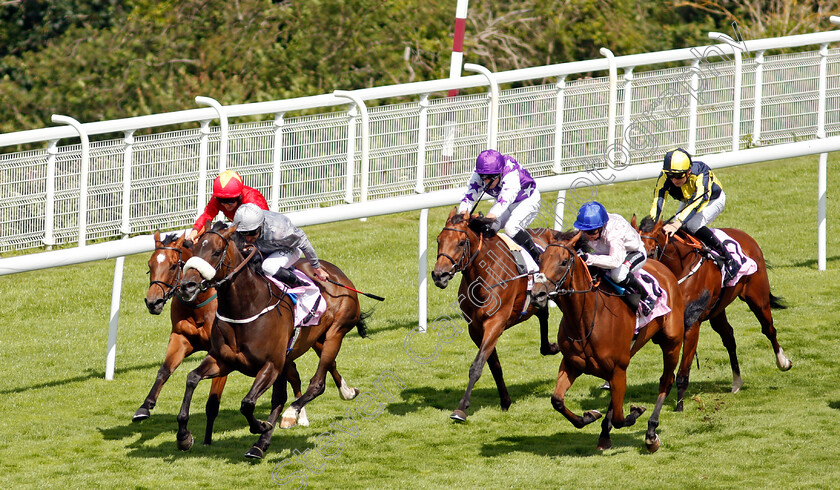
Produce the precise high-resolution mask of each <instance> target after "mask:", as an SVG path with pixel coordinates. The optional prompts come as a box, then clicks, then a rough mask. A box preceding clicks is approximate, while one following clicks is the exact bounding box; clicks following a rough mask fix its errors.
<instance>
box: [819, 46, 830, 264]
mask: <svg viewBox="0 0 840 490" xmlns="http://www.w3.org/2000/svg"><path fill="white" fill-rule="evenodd" d="M827 78H828V44H822V45H820V81H819V100H818V102H817V138H820V139H822V138H825V95H826V87H827V82H828V81H827ZM817 173H818V177H817V196H818V197H817V199H818V206H817V269H818V270H821V271H824V270H825V255H826V246H825V242H826V223H825V219H826V209H825V206H826V187H827V184H826V182H827V178H828V153H820V163H819V171H818V172H817Z"/></svg>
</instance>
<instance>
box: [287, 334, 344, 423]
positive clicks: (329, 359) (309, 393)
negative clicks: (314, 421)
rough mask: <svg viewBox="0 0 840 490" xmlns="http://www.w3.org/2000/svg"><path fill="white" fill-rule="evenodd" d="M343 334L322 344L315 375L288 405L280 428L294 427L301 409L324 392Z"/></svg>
mask: <svg viewBox="0 0 840 490" xmlns="http://www.w3.org/2000/svg"><path fill="white" fill-rule="evenodd" d="M345 333H346V331H343V332H341V333H340V334H338V335H335V336H333V337H331V338H328V339H327V340H326V341H325V342H324V348H323V350H322V351H321V359H320V361H319V362H318V369H317V370H316V371H315V375H314V376H312V379H310V380H309V386H308V387H307V388H306V392H305V393H304V394H303V395H301V397H300V398H298V399H297V400H295V401H294V402H292V404H291V405H289V408H288V410H286V412H285V413H283V416H282V418H281V420H280V427H281V428H283V429H288V428H290V427H294V426H295V424H297V422H298V417H299V415H300V412H301V410H302V409H303V407H305V406H306V404H307V403H309V402H310V401H312V400H313V399H315V398H317V397H318V396H320V395H321V394H322V393H323V392H324V388H325V383H324V380H325V379H326V377H327V371H328V369H329V367H330V366H333V365H335V358H336V357H337V356H338V351H339V350H340V349H341V341H342V340H343V339H344V334H345Z"/></svg>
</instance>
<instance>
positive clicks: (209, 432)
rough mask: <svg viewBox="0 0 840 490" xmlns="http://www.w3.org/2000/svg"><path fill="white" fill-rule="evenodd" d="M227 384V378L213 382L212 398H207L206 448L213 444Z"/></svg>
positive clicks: (211, 386)
mask: <svg viewBox="0 0 840 490" xmlns="http://www.w3.org/2000/svg"><path fill="white" fill-rule="evenodd" d="M226 382H227V376H219V377H217V378H213V381H211V383H212V384H211V385H210V396H209V397H208V398H207V405H205V407H204V410H205V412H206V413H207V427H206V428H205V429H204V445H205V446H209V445H210V444H212V443H213V424H214V423H215V422H216V417H218V416H219V403H220V402H221V400H222V391H224V389H225V383H226Z"/></svg>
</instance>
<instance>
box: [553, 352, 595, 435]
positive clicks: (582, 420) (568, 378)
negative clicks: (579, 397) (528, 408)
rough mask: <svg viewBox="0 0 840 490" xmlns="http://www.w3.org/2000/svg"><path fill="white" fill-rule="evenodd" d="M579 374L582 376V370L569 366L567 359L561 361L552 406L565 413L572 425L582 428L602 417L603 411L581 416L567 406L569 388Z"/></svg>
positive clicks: (593, 411) (592, 411) (590, 412)
mask: <svg viewBox="0 0 840 490" xmlns="http://www.w3.org/2000/svg"><path fill="white" fill-rule="evenodd" d="M578 376H580V372H579V371H577V370H574V369H570V368H569V366H568V365H567V364H566V360H565V359H563V360H562V361H560V369H559V370H558V372H557V385H555V387H554V394H552V395H551V406H552V407H554V409H555V410H557V411H558V412H560V413H561V414H563V416H564V417H566V419H567V420H568V421H569V422H571V423H572V425H574V426H575V427H576V428H578V429H580V428H582V427H584V426H587V425H589V424H591V423H592V422H595V421H596V420H598V419H599V418H601V412H599V411H597V410H590V411H588V412H586V413H584V414H583V416H582V417H581V416H578V415H577V414H576V413H574V412H572V411H571V410H569V408H568V407H567V406H566V402H565V398H566V392H567V391H569V388H570V387H571V386H572V384H573V383H574V382H575V380H576V379H577V378H578Z"/></svg>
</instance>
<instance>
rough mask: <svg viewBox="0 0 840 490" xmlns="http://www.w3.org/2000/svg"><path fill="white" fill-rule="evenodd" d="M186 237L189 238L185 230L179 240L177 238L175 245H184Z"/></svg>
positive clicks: (178, 246) (177, 246)
mask: <svg viewBox="0 0 840 490" xmlns="http://www.w3.org/2000/svg"><path fill="white" fill-rule="evenodd" d="M186 238H187V233H186V232H184V233H182V234H181V236H179V237H178V239H177V240H175V243H174V244H173V245H175V247H176V248H181V247H182V246H183V245H184V239H186Z"/></svg>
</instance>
